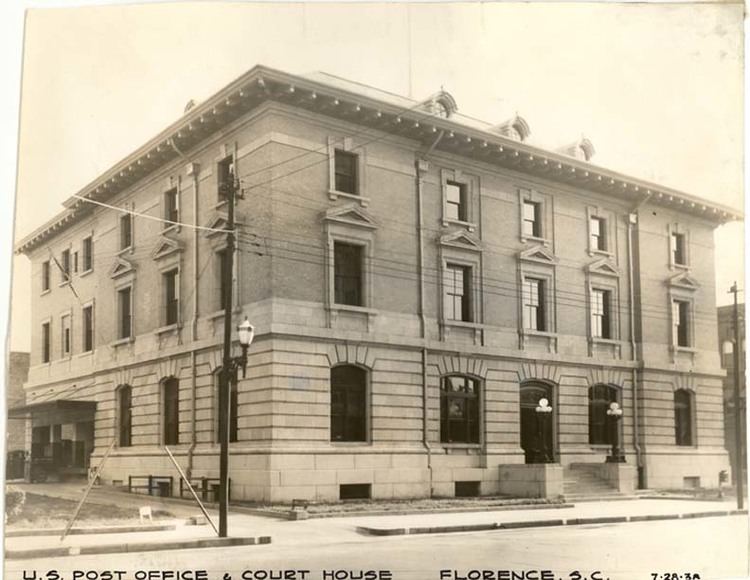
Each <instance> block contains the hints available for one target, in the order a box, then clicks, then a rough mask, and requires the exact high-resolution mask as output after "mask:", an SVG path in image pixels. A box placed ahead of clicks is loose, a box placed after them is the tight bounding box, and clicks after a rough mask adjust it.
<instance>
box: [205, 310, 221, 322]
mask: <svg viewBox="0 0 750 580" xmlns="http://www.w3.org/2000/svg"><path fill="white" fill-rule="evenodd" d="M224 312H225V311H224V309H223V308H222V309H221V310H217V311H216V312H212V313H211V314H206V318H208V319H209V320H217V319H219V318H221V317H223V316H224Z"/></svg>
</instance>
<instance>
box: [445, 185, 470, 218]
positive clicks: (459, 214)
mask: <svg viewBox="0 0 750 580" xmlns="http://www.w3.org/2000/svg"><path fill="white" fill-rule="evenodd" d="M466 192H467V187H466V184H465V183H458V182H456V181H447V182H446V184H445V211H446V217H447V218H448V219H451V220H458V221H462V222H465V221H468V219H469V216H468V211H467V207H468V200H467V194H466Z"/></svg>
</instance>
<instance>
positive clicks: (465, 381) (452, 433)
mask: <svg viewBox="0 0 750 580" xmlns="http://www.w3.org/2000/svg"><path fill="white" fill-rule="evenodd" d="M440 441H441V442H443V443H479V381H477V380H475V379H472V378H471V377H466V376H462V375H451V376H447V377H443V379H442V381H441V383H440Z"/></svg>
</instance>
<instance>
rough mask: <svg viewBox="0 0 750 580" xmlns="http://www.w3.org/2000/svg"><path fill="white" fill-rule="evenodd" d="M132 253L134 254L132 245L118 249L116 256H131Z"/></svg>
mask: <svg viewBox="0 0 750 580" xmlns="http://www.w3.org/2000/svg"><path fill="white" fill-rule="evenodd" d="M133 252H135V247H134V246H133V244H130V245H129V246H128V247H127V248H120V249H119V250H118V252H117V255H118V256H122V255H123V254H132V253H133Z"/></svg>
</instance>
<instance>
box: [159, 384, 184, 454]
mask: <svg viewBox="0 0 750 580" xmlns="http://www.w3.org/2000/svg"><path fill="white" fill-rule="evenodd" d="M162 389H163V399H162V400H163V401H164V407H163V411H164V412H163V425H164V445H177V444H178V443H179V442H180V381H178V380H177V379H176V378H174V377H172V378H169V379H167V380H166V381H164V382H163V383H162Z"/></svg>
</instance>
